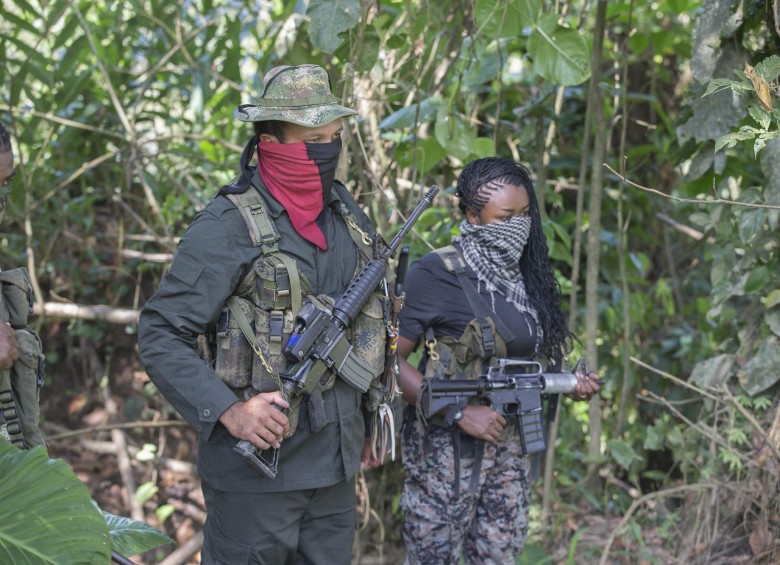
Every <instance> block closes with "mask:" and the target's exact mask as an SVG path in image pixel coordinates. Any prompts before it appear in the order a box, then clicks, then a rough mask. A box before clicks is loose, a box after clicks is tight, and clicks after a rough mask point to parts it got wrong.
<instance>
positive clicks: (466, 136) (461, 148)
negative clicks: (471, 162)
mask: <svg viewBox="0 0 780 565" xmlns="http://www.w3.org/2000/svg"><path fill="white" fill-rule="evenodd" d="M434 132H435V133H436V141H438V142H439V144H440V145H441V146H442V147H444V148H445V149H446V150H447V151H449V152H450V154H451V155H454V156H455V157H457V158H458V159H460V160H461V161H465V160H466V159H468V158H469V157H470V156H471V155H472V152H473V150H474V143H475V142H476V139H477V134H476V133H475V132H474V128H472V127H471V124H469V122H468V120H467V119H466V117H465V116H463V115H462V114H459V113H458V112H456V111H454V110H453V111H450V108H449V107H448V106H447V105H446V104H442V105H441V107H440V108H439V114H438V115H437V116H436V126H435V127H434Z"/></svg>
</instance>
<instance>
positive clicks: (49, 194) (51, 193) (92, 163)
mask: <svg viewBox="0 0 780 565" xmlns="http://www.w3.org/2000/svg"><path fill="white" fill-rule="evenodd" d="M118 153H119V150H117V151H111V152H110V153H106V154H105V155H101V156H100V157H96V158H94V159H92V160H91V161H88V162H86V163H84V164H83V165H81V166H80V167H79V168H78V169H76V170H75V171H73V173H71V174H70V176H68V178H66V179H65V180H63V181H62V182H60V183H58V184H57V186H55V187H54V188H52V189H51V190H50V191H49V192H47V193H46V194H44V195H43V196H42V197H41V198H39V199H38V200H36V201H35V202H33V205H32V207H33V208H37V207H38V206H40V205H41V204H43V203H44V202H46V201H47V200H49V199H50V198H51V197H53V196H54V195H55V194H58V193H59V192H60V191H61V190H62V189H63V188H65V187H66V186H68V185H69V184H70V183H72V182H73V181H75V180H76V179H77V178H79V177H80V176H81V175H83V174H84V173H86V172H87V171H89V170H90V169H94V168H95V167H97V166H98V165H99V164H100V163H102V162H103V161H107V160H108V159H111V158H112V157H114V156H116V155H117V154H118Z"/></svg>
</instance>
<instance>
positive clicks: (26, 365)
mask: <svg viewBox="0 0 780 565" xmlns="http://www.w3.org/2000/svg"><path fill="white" fill-rule="evenodd" d="M0 282H1V283H2V292H1V293H0V320H2V321H7V322H9V323H10V324H11V326H12V327H13V328H14V330H15V331H16V340H17V342H18V344H19V359H17V360H16V361H15V362H14V364H13V366H12V367H11V368H10V369H7V370H2V371H0V437H4V438H5V439H7V440H8V441H10V442H11V443H13V444H14V445H15V446H17V447H19V448H22V449H24V448H31V447H35V446H37V445H45V441H44V439H43V435H42V434H41V430H40V427H39V421H40V406H39V401H40V390H41V387H42V386H43V382H44V367H45V364H46V359H45V357H44V355H43V347H42V345H41V340H40V338H39V337H38V334H37V333H35V331H33V330H32V329H30V328H28V327H26V326H27V318H28V315H29V313H30V312H31V311H32V288H31V286H30V281H29V276H28V273H27V269H26V268H24V267H21V268H18V269H12V270H10V271H0Z"/></svg>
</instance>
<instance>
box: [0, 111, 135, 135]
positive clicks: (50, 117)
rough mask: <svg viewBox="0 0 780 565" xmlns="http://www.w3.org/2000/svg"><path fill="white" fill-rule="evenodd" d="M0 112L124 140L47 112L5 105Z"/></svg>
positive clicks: (103, 130) (100, 129)
mask: <svg viewBox="0 0 780 565" xmlns="http://www.w3.org/2000/svg"><path fill="white" fill-rule="evenodd" d="M0 110H3V111H5V112H12V113H16V114H22V115H26V114H29V115H31V116H35V117H36V118H42V119H44V120H49V121H50V122H55V123H58V124H62V125H63V126H68V127H72V128H76V129H83V130H86V131H91V132H94V133H99V134H100V135H107V136H108V137H113V138H115V139H122V140H124V139H125V137H124V136H123V135H121V134H118V133H116V132H113V131H109V130H105V129H102V128H96V127H94V126H89V125H87V124H82V123H81V122H75V121H73V120H68V119H66V118H60V117H59V116H56V115H54V114H50V113H48V112H38V111H36V110H30V109H27V108H20V107H17V106H9V105H7V104H0Z"/></svg>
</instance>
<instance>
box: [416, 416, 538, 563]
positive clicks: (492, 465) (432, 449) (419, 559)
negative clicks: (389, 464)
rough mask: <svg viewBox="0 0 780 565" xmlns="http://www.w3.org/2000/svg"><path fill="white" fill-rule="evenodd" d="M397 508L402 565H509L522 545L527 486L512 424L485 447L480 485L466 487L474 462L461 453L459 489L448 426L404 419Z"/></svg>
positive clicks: (526, 511)
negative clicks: (403, 472)
mask: <svg viewBox="0 0 780 565" xmlns="http://www.w3.org/2000/svg"><path fill="white" fill-rule="evenodd" d="M405 425H406V426H408V427H407V428H405V430H404V434H403V462H404V467H405V470H406V476H405V479H404V488H403V493H402V495H401V507H402V508H403V510H404V525H403V537H404V542H405V543H406V548H407V551H408V553H407V557H406V562H405V563H406V564H407V565H417V564H421V565H433V564H437V565H439V564H457V563H460V558H461V556H462V557H463V559H464V563H465V564H466V565H470V564H480V565H482V564H485V565H490V564H508V563H514V562H515V559H516V557H517V556H518V555H520V553H521V552H522V550H523V543H524V542H525V536H526V533H527V532H528V508H529V505H530V496H531V492H530V487H529V484H528V480H527V478H526V467H527V463H526V458H525V457H523V455H522V454H521V449H520V438H519V436H518V432H517V429H516V428H515V427H511V428H509V429H505V431H504V438H503V439H502V441H501V442H500V443H499V444H497V445H492V444H485V451H484V455H483V459H482V463H481V466H480V467H481V471H480V475H479V483H478V487H477V488H476V492H471V491H470V488H469V486H470V480H471V475H472V468H473V466H474V459H473V458H469V457H464V456H463V455H461V459H460V480H459V481H458V482H459V488H458V491H459V492H456V490H455V487H456V480H455V465H454V449H453V436H452V431H451V430H450V429H447V428H442V427H439V426H430V427H425V426H423V425H422V424H421V423H420V422H419V421H417V420H414V421H413V422H407V423H406V424H405Z"/></svg>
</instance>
